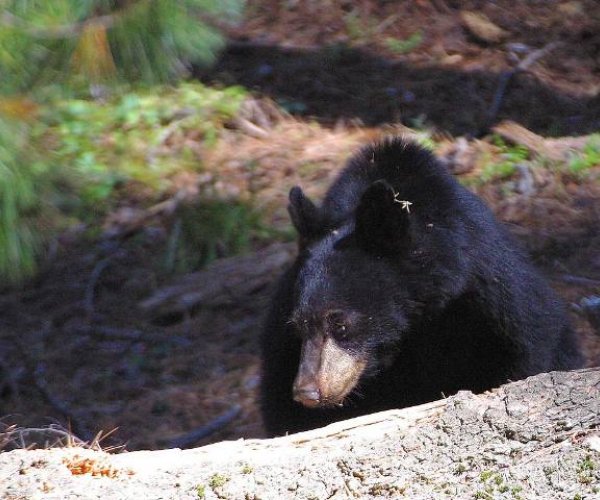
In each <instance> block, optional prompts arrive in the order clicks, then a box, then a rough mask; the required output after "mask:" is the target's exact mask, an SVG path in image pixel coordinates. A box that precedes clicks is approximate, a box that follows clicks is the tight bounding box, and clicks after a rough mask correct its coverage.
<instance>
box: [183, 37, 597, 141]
mask: <svg viewBox="0 0 600 500" xmlns="http://www.w3.org/2000/svg"><path fill="white" fill-rule="evenodd" d="M195 75H196V76H197V77H198V78H200V79H201V80H203V81H205V82H208V83H211V84H215V83H217V84H223V85H232V84H239V85H243V86H245V87H247V88H250V89H253V90H256V91H258V92H260V93H261V94H266V95H269V96H271V97H272V98H273V99H275V100H277V101H278V102H279V103H280V104H281V105H282V106H283V107H284V108H287V109H288V110H289V111H290V112H292V113H293V114H300V115H304V116H314V117H316V118H317V119H318V120H320V121H322V122H324V123H334V122H336V121H338V120H340V119H343V120H352V119H359V120H361V121H362V122H363V123H364V124H366V125H380V124H383V123H390V122H399V121H400V122H402V123H404V124H405V125H409V126H415V125H417V126H423V125H426V126H430V127H434V128H436V129H438V130H439V131H443V132H449V133H451V134H453V135H473V136H478V135H481V134H482V133H485V132H486V131H487V129H488V128H489V126H491V125H493V124H494V123H496V122H499V121H501V120H503V119H510V120H514V121H516V122H519V123H521V124H522V125H523V126H525V127H527V128H528V129H530V130H533V131H534V132H537V133H539V134H541V135H547V136H564V135H583V134H588V133H590V132H593V131H596V130H598V129H599V128H600V94H596V95H595V96H592V97H590V96H585V95H575V94H570V93H567V92H564V91H560V90H558V89H555V88H552V87H550V86H549V85H547V84H545V83H543V82H541V81H540V80H539V79H537V78H536V77H534V76H533V75H531V74H529V73H527V72H522V73H518V74H515V75H513V76H512V78H510V80H509V82H508V86H507V87H506V90H505V92H504V93H503V96H502V99H501V100H500V101H498V104H499V108H498V112H497V113H493V112H492V110H493V108H494V102H495V95H496V92H497V90H498V87H499V83H500V80H501V79H502V78H503V77H504V75H505V74H503V73H492V72H486V71H462V70H457V69H453V68H450V67H443V66H427V67H417V66H414V65H409V64H406V63H404V62H396V61H393V62H392V61H388V60H386V59H384V58H381V57H379V56H377V55H375V54H371V53H368V52H366V51H363V50H359V49H353V48H349V47H346V46H339V45H336V46H329V47H325V48H323V49H318V50H305V49H287V48H282V47H278V46H265V45H256V44H252V43H243V42H234V43H233V44H232V45H230V47H229V48H228V49H227V50H226V51H225V52H224V53H223V55H222V56H221V58H220V60H219V61H218V63H217V65H216V66H215V67H214V68H213V69H211V70H210V71H202V70H200V69H196V70H195ZM490 113H492V115H493V116H490Z"/></svg>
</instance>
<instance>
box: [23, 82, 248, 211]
mask: <svg viewBox="0 0 600 500" xmlns="http://www.w3.org/2000/svg"><path fill="white" fill-rule="evenodd" d="M245 97H246V93H245V91H244V90H242V89H241V88H239V87H231V88H227V89H224V90H215V89H211V88H208V87H205V86H203V85H201V84H192V83H186V84H181V85H179V86H177V87H162V88H160V87H159V88H158V89H157V88H153V89H149V90H145V91H144V90H137V91H131V92H128V93H126V94H124V95H123V96H121V97H117V98H114V99H112V100H110V101H108V102H98V101H87V100H80V99H71V100H64V101H60V102H57V103H56V104H55V105H54V106H51V107H49V108H47V109H46V111H45V113H44V114H43V115H42V120H41V123H40V124H39V125H38V126H37V127H36V129H35V130H34V138H35V139H37V140H38V141H44V142H48V143H50V144H52V145H54V147H53V149H52V150H51V152H50V155H49V157H48V162H49V163H51V164H52V165H54V166H55V167H56V168H61V167H62V168H68V169H70V170H71V171H72V173H73V179H74V180H75V182H76V183H77V184H78V186H77V188H76V189H77V194H78V197H79V198H80V200H81V203H82V207H81V208H82V211H81V215H84V214H85V213H86V210H87V209H88V208H89V207H90V206H92V205H93V207H94V210H95V212H96V213H97V212H98V211H99V210H100V211H102V210H106V209H108V208H109V207H110V201H111V197H112V196H113V195H114V194H115V191H116V190H117V189H118V188H119V187H120V186H123V185H125V184H127V183H129V182H132V181H134V182H137V183H139V184H141V185H143V186H146V187H148V188H151V189H152V190H154V192H155V193H156V195H157V197H159V196H160V195H161V194H162V193H163V192H165V191H166V190H168V189H169V188H170V187H171V185H172V184H171V176H172V175H173V174H175V173H176V172H179V171H181V170H186V169H188V170H198V169H200V168H201V167H202V166H201V165H200V164H199V162H198V159H197V157H196V155H195V154H194V151H193V149H191V148H192V147H193V146H194V144H198V145H204V146H210V145H211V144H214V143H215V141H216V140H217V138H218V135H219V133H220V131H221V130H222V128H223V124H224V123H225V122H226V121H227V120H230V119H231V118H232V117H233V116H234V115H235V114H236V112H237V111H238V109H239V107H240V105H241V103H242V102H243V100H244V98H245ZM190 134H191V135H192V136H193V138H192V139H190V140H189V141H186V140H185V139H186V137H188V136H189V135H190Z"/></svg>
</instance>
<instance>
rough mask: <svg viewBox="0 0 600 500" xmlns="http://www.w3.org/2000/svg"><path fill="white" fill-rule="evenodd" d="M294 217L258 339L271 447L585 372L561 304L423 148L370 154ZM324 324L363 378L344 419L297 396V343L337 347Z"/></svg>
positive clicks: (375, 149) (298, 205)
mask: <svg viewBox="0 0 600 500" xmlns="http://www.w3.org/2000/svg"><path fill="white" fill-rule="evenodd" d="M404 202H409V203H410V204H408V203H404ZM289 210H290V214H291V217H292V221H293V223H294V225H295V227H296V229H297V230H298V233H299V241H300V251H299V255H298V258H297V260H296V262H295V263H294V264H293V266H292V267H291V269H290V270H288V271H287V272H286V273H285V275H284V276H283V277H282V279H281V281H280V283H279V286H278V289H277V292H276V294H275V296H274V300H273V305H272V308H271V312H270V315H269V317H268V320H267V322H266V328H265V330H264V333H263V337H262V355H263V373H262V386H261V404H262V412H263V417H264V422H265V426H266V429H267V431H268V432H269V434H270V435H280V434H284V433H287V432H297V431H301V430H306V429H310V428H314V427H318V426H322V425H325V424H327V423H330V422H332V421H336V420H342V419H346V418H350V417H353V416H357V415H361V414H365V413H371V412H375V411H379V410H384V409H389V408H401V407H406V406H411V405H416V404H420V403H424V402H428V401H432V400H436V399H439V398H441V397H442V396H444V395H446V396H447V395H450V394H453V393H456V392H457V391H458V390H461V389H468V390H472V391H475V392H481V391H485V390H487V389H490V388H493V387H497V386H499V385H500V384H502V383H504V382H506V381H508V380H517V379H522V378H524V377H527V376H529V375H533V374H536V373H540V372H546V371H550V370H565V369H572V368H577V367H580V366H581V365H582V357H581V354H580V351H579V348H578V345H577V342H576V338H575V336H574V334H573V331H572V330H571V327H570V325H569V321H568V318H567V314H566V312H565V308H564V306H563V304H562V303H561V302H560V300H559V299H558V298H557V297H556V296H555V294H554V293H553V291H552V290H551V289H550V288H549V287H548V285H547V284H546V283H545V281H544V280H543V279H542V278H541V277H540V275H539V273H538V272H537V271H536V270H535V269H534V268H533V267H532V265H531V263H530V262H529V260H528V258H527V257H526V256H525V255H524V253H523V252H522V251H521V250H520V249H519V248H518V245H517V244H515V242H514V241H513V239H512V238H511V237H510V236H509V235H508V234H507V233H506V231H505V230H504V229H503V228H502V227H501V226H500V225H499V224H498V222H497V221H496V220H495V218H494V216H493V215H492V213H491V212H490V210H489V209H488V208H487V207H486V206H485V204H484V203H483V202H482V201H481V200H480V199H479V198H478V197H477V196H475V195H474V194H472V193H471V192H469V191H468V190H466V189H465V188H463V187H462V186H461V185H460V184H459V183H458V182H457V181H456V180H455V179H454V178H453V177H452V176H451V175H450V174H449V173H448V172H447V171H446V170H445V169H444V168H443V167H442V166H441V165H440V164H439V163H438V162H437V160H436V159H435V157H433V156H432V155H431V154H430V153H429V152H428V151H426V150H424V149H422V148H420V147H419V146H417V145H415V144H412V143H407V142H404V141H403V140H400V139H393V140H388V141H385V142H383V143H381V144H378V145H374V146H371V147H366V148H364V149H363V150H362V151H360V152H359V153H358V154H357V155H355V156H354V157H353V158H351V159H350V161H349V162H348V165H347V166H346V168H345V169H344V170H343V171H342V173H341V175H340V176H339V177H338V179H337V180H336V181H335V182H334V183H333V185H332V186H331V188H330V189H329V191H328V193H327V195H326V196H325V199H324V201H323V203H322V205H321V206H320V207H317V206H315V205H314V204H313V203H312V202H311V201H310V200H308V198H306V197H305V196H304V195H303V193H302V191H301V190H300V189H299V188H294V189H292V191H291V192H290V207H289ZM331 311H336V313H337V314H342V315H343V316H344V317H345V318H346V319H348V329H347V330H346V331H345V332H344V335H343V336H337V337H336V342H337V344H338V345H339V346H341V347H343V348H344V349H345V350H347V351H348V352H350V353H353V354H355V355H356V356H360V357H362V358H363V359H364V358H366V359H367V366H366V369H365V371H364V372H363V373H362V376H361V378H360V380H359V383H358V385H357V386H356V387H355V389H354V390H353V391H352V392H351V393H350V395H349V397H348V398H347V399H346V401H345V402H344V406H343V407H342V408H314V409H310V408H305V407H304V406H302V405H300V404H299V403H297V402H295V401H294V400H293V395H292V385H293V382H294V378H295V376H296V373H297V371H298V366H299V362H300V350H301V345H302V341H303V339H306V338H310V337H311V336H314V335H334V336H335V332H333V331H331V330H330V329H329V327H328V326H327V325H326V324H325V323H324V322H323V318H324V317H327V315H328V314H330V312H331ZM300 320H302V321H300Z"/></svg>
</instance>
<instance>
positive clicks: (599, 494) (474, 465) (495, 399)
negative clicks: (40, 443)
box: [0, 368, 600, 499]
mask: <svg viewBox="0 0 600 500" xmlns="http://www.w3.org/2000/svg"><path fill="white" fill-rule="evenodd" d="M0 485H1V486H0V491H1V492H2V494H3V496H2V498H11V499H16V498H57V499H58V498H60V499H63V498H65V499H66V498H86V499H87V498H103V499H106V498H124V499H129V498H145V499H154V498H156V499H158V498H177V499H186V498H188V499H199V498H207V499H210V498H232V499H244V498H250V499H259V498H261V499H281V498H299V499H309V498H313V499H325V498H338V499H339V498H387V497H390V498H398V497H402V496H405V497H407V498H413V499H415V498H422V499H431V498H524V499H525V498H527V499H529V498H545V499H550V498H565V499H566V498H569V499H574V498H581V499H584V498H600V369H598V368H595V369H587V370H581V371H576V372H570V373H560V372H553V373H549V374H542V375H538V376H535V377H531V378H529V379H527V380H524V381H519V382H515V383H512V384H508V385H505V386H503V387H501V388H500V389H497V390H495V391H493V392H490V393H486V394H483V395H477V396H475V395H473V394H471V393H469V392H462V393H459V394H458V395H456V396H453V397H450V398H447V399H445V400H442V401H436V402H433V403H429V404H426V405H422V406H418V407H414V408H407V409H404V410H391V411H387V412H382V413H377V414H373V415H368V416H364V417H359V418H356V419H353V420H348V421H345V422H338V423H336V424H333V425H330V426H328V427H325V428H322V429H317V430H314V431H309V432H304V433H300V434H295V435H290V436H286V437H282V438H276V439H267V440H248V441H244V440H239V441H232V442H223V443H217V444H213V445H209V446H205V447H203V448H197V449H192V450H183V451H182V450H162V451H138V452H131V453H121V454H108V453H104V452H100V451H93V450H85V449H82V448H67V449H52V450H29V451H26V450H16V451H11V452H6V453H3V454H0Z"/></svg>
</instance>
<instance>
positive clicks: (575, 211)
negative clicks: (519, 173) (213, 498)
mask: <svg viewBox="0 0 600 500" xmlns="http://www.w3.org/2000/svg"><path fill="white" fill-rule="evenodd" d="M461 9H462V10H463V11H465V10H473V11H478V12H483V13H485V14H486V15H487V16H488V18H489V20H490V21H491V22H493V23H494V24H496V25H497V26H498V27H500V28H501V29H502V30H504V31H506V32H508V33H509V35H507V36H506V38H505V39H504V40H503V41H502V42H499V43H490V42H485V41H482V40H480V39H477V38H476V37H474V36H473V35H472V34H470V33H469V31H468V30H467V29H466V28H465V27H464V25H463V22H462V21H461ZM599 11H600V8H599V7H598V5H597V3H596V2H595V1H594V0H581V1H568V2H565V1H552V2H509V1H508V0H503V1H496V2H486V1H467V2H451V1H449V0H446V1H444V0H437V1H414V2H383V1H381V2H376V1H357V2H346V1H328V2H317V1H306V2H276V1H274V0H263V1H259V0H256V1H252V2H249V8H248V16H247V20H246V21H245V23H244V24H243V25H241V26H240V27H238V28H236V29H235V30H234V31H233V32H232V34H231V36H232V43H231V45H230V48H229V49H228V50H226V52H225V53H224V54H223V56H222V57H221V59H220V60H219V62H218V64H217V66H216V67H215V68H213V69H212V70H211V72H210V73H208V72H206V71H205V72H199V76H201V78H203V79H204V80H205V81H208V82H212V83H219V84H232V83H239V84H242V85H245V86H248V87H250V88H252V89H254V90H255V91H256V93H257V95H258V96H263V95H264V96H268V97H270V98H272V99H274V100H276V101H278V102H279V103H280V104H282V105H284V106H287V108H288V109H289V110H291V111H293V112H295V113H296V114H297V115H298V114H299V115H301V116H300V118H293V117H282V118H280V119H278V120H275V121H274V122H273V123H272V125H271V126H270V128H268V130H267V132H268V133H267V135H266V136H265V137H257V136H252V135H251V134H250V135H249V134H247V133H244V132H243V131H240V130H230V131H225V132H224V133H223V135H222V137H221V138H220V140H219V142H218V145H217V146H216V147H215V148H213V149H210V150H202V151H199V155H201V157H202V160H203V163H204V164H207V165H212V167H211V172H210V174H211V176H212V177H211V179H212V181H211V182H213V187H214V186H215V185H216V186H217V187H219V186H220V188H221V189H222V190H223V191H224V192H226V193H227V195H228V196H231V194H232V193H233V194H234V195H236V196H239V197H241V198H244V197H248V195H249V193H250V194H251V195H252V199H254V200H255V201H256V200H257V201H258V204H259V205H260V208H261V209H262V210H263V211H264V213H265V214H266V215H265V216H266V217H267V220H268V221H269V223H270V224H272V225H273V226H275V227H278V228H287V227H289V225H288V222H287V216H286V213H285V205H286V201H285V198H286V194H287V191H288V189H289V188H290V187H291V186H292V185H294V184H297V183H299V182H301V183H302V184H303V185H304V186H306V187H307V188H308V192H309V193H310V194H312V195H319V193H322V192H323V190H324V189H325V188H326V186H327V184H328V182H329V181H330V180H331V178H332V177H333V175H335V172H336V169H338V168H339V167H340V166H341V165H342V164H343V161H344V159H345V158H346V157H347V156H348V155H349V154H350V153H351V152H352V151H354V150H355V149H356V148H357V147H358V146H359V145H360V144H362V143H364V142H367V141H370V140H372V139H374V138H376V137H379V136H381V135H385V134H388V133H394V132H396V131H398V130H399V128H398V123H404V124H409V125H415V123H417V124H424V125H426V126H430V127H433V128H434V129H435V130H437V131H438V135H439V137H440V138H443V137H446V146H447V147H449V148H452V147H453V145H454V144H455V142H456V141H455V139H454V138H453V137H452V136H451V135H461V134H462V135H468V136H481V135H482V134H483V133H484V132H485V131H486V130H488V128H489V127H490V126H491V125H493V124H494V123H495V122H497V121H500V119H506V118H509V119H512V120H513V121H516V122H519V123H521V124H523V125H524V126H526V127H527V128H529V129H530V130H533V131H535V132H537V133H539V134H542V135H553V136H558V135H567V134H568V135H584V134H588V133H590V132H592V131H595V130H598V129H599V128H600V101H599V89H600V84H599V81H600V80H599V73H600V38H599V37H600V12H599ZM315 20H318V23H316V22H315ZM357 25H358V26H363V28H362V29H361V30H357V29H356V26H357ZM417 31H418V32H421V33H422V37H423V38H422V39H423V41H422V42H421V43H420V44H419V45H418V46H417V47H416V48H414V49H413V50H410V51H408V52H407V53H406V54H398V53H396V52H394V51H393V50H391V49H390V45H389V42H386V40H388V39H389V38H395V39H406V38H408V37H410V36H411V35H412V34H414V33H415V32H417ZM553 42H560V45H558V46H557V47H556V48H555V49H553V50H552V51H551V52H550V53H549V54H548V55H547V56H545V57H542V58H540V59H539V60H538V61H537V62H535V63H534V64H533V65H532V66H530V67H529V68H528V69H527V70H526V71H523V72H519V73H516V74H514V75H513V76H512V77H511V78H510V81H509V85H508V86H507V88H506V91H505V93H504V94H503V96H502V99H501V103H500V106H499V109H498V112H497V113H496V114H495V115H494V116H492V117H490V110H491V108H492V105H493V102H494V94H495V93H496V91H497V89H498V85H499V81H500V79H501V78H502V75H503V74H506V73H503V72H506V71H510V70H511V69H512V68H515V66H516V65H517V64H518V61H519V60H522V59H523V57H526V54H527V53H531V52H532V51H534V50H536V49H539V48H542V47H544V46H546V45H548V44H550V43H553ZM510 44H513V45H510ZM514 44H521V45H514ZM309 117H311V118H310V119H309ZM469 147H470V148H472V149H473V150H476V151H477V154H479V155H480V156H482V157H483V156H485V155H487V154H493V146H492V145H491V144H490V142H489V141H472V142H470V143H469ZM490 151H491V153H490ZM440 154H442V155H443V154H444V152H443V151H440ZM478 169H479V167H478V166H475V168H474V169H471V170H470V171H468V172H467V173H466V174H462V175H464V176H465V178H468V177H469V176H471V177H476V176H477V174H478V172H479V170H478ZM599 172H600V166H598V167H597V168H595V169H592V171H591V173H590V175H589V176H588V177H586V178H585V179H582V178H577V177H575V176H570V175H567V174H564V175H563V174H558V173H550V174H544V175H546V177H544V175H542V174H540V175H541V177H539V178H536V179H535V191H534V193H533V194H532V193H527V192H525V193H518V192H515V190H514V189H513V190H507V184H506V182H504V181H503V182H493V183H490V184H488V185H484V186H478V187H476V190H477V191H478V192H479V194H480V195H481V196H482V197H483V198H484V199H486V201H487V202H488V203H489V204H490V205H491V206H492V207H493V209H494V210H495V212H496V213H497V215H498V217H499V218H500V219H501V220H503V221H505V222H507V223H508V224H509V225H510V227H511V229H512V230H513V232H514V233H515V234H516V235H517V236H518V237H519V239H520V240H521V241H522V243H523V244H524V245H525V246H526V247H527V248H528V249H529V250H530V251H531V252H532V254H533V256H534V258H535V260H536V262H537V263H538V264H539V266H540V267H541V268H542V270H543V271H544V272H545V273H546V274H547V275H548V277H549V279H550V280H551V283H552V284H553V286H554V287H555V288H556V289H557V290H558V291H559V293H560V294H561V295H562V296H563V297H564V298H565V300H566V301H567V302H568V303H569V304H571V305H572V313H573V320H574V322H575V325H576V327H577V329H578V332H579V333H580V336H581V338H582V342H583V344H584V347H585V350H586V355H587V357H588V360H589V364H590V365H596V364H598V363H600V336H599V335H598V333H599V332H598V331H596V330H595V329H594V327H593V326H592V325H591V324H590V322H589V321H588V318H587V316H586V315H585V313H584V312H583V311H582V310H581V308H580V307H579V305H580V304H581V301H582V299H584V298H586V297H592V296H598V295H600V236H599V234H600V181H599V178H600V173H599ZM517 180H518V179H517ZM169 223H170V219H168V218H166V219H160V218H152V219H150V220H148V222H147V223H146V224H145V225H144V226H143V227H141V228H139V230H137V231H136V232H134V233H133V234H130V235H128V236H127V237H126V238H125V237H121V238H112V239H110V238H93V239H92V238H89V237H84V236H83V235H82V234H78V233H77V232H74V231H73V232H70V233H68V234H65V235H64V236H63V237H62V238H61V239H60V241H59V242H57V245H56V247H55V248H53V249H52V251H51V252H49V255H48V260H47V263H46V265H45V268H44V271H43V272H42V273H41V275H40V276H39V277H38V278H37V279H36V280H34V281H32V282H31V283H28V284H26V285H25V286H23V287H22V288H21V289H18V290H14V289H13V290H4V291H2V292H1V293H0V311H1V313H0V346H1V348H0V349H1V350H0V415H3V416H4V417H3V422H4V423H5V424H6V425H10V424H16V425H19V426H22V427H39V426H43V425H47V424H49V423H58V424H60V425H62V426H64V427H70V428H71V429H72V430H73V431H74V433H75V434H77V435H78V436H80V437H81V438H83V439H88V440H89V439H91V438H93V436H94V435H95V434H96V433H98V432H99V431H104V432H106V431H110V430H112V429H115V428H118V430H117V431H116V432H114V433H113V434H112V435H111V436H110V437H109V438H107V439H106V440H105V441H104V444H105V445H118V444H123V443H125V444H126V447H127V449H130V450H133V449H156V448H163V447H168V446H170V445H171V444H172V441H171V440H172V439H174V438H176V437H178V436H180V435H182V434H185V433H187V432H189V431H190V430H193V429H197V428H202V427H204V426H206V425H207V424H208V423H210V422H212V421H213V420H214V419H215V418H218V417H220V416H223V415H227V418H225V420H226V422H225V423H223V422H221V423H220V424H219V425H217V426H216V427H217V428H218V430H217V431H216V432H213V433H211V434H210V435H208V436H207V437H205V438H202V439H199V440H197V441H195V442H194V443H192V444H194V445H200V444H206V443H208V442H215V441H219V440H222V439H236V438H239V437H246V438H250V437H261V436H262V435H263V430H262V426H261V422H260V416H259V413H258V410H257V405H256V387H257V384H258V375H259V373H258V371H259V353H258V343H257V338H258V334H259V331H260V324H261V321H262V315H263V314H264V311H265V308H266V307H267V304H268V297H269V294H270V293H271V286H269V285H265V286H264V287H261V288H259V289H257V290H255V291H254V292H253V293H251V294H248V295H245V296H244V297H242V298H239V297H236V296H235V294H233V295H232V298H231V300H230V301H229V302H226V303H220V304H213V305H208V306H206V307H200V308H196V309H194V310H190V311H189V312H188V313H187V314H185V315H182V316H181V315H180V316H177V317H169V316H168V315H167V316H161V315H156V314H152V312H151V311H147V310H144V309H142V308H141V307H140V305H139V304H140V302H141V301H143V300H144V299H146V298H148V297H149V296H151V295H152V294H153V293H155V292H157V291H159V290H161V288H162V287H165V286H168V285H172V284H176V283H179V282H181V281H182V280H185V276H173V275H166V274H165V273H164V272H163V271H162V270H161V263H162V262H163V261H164V258H165V251H166V250H165V248H166V244H167V240H168V232H169ZM263 245H264V244H261V245H257V246H256V247H255V248H253V250H254V251H260V250H261V246H263ZM198 286H199V287H202V286H203V285H202V283H199V285H198ZM25 444H27V443H25ZM12 445H19V443H9V444H8V445H7V446H8V447H10V446H12Z"/></svg>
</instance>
